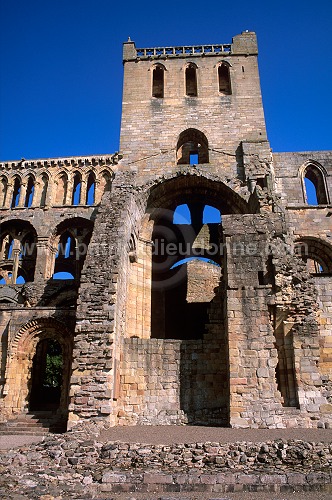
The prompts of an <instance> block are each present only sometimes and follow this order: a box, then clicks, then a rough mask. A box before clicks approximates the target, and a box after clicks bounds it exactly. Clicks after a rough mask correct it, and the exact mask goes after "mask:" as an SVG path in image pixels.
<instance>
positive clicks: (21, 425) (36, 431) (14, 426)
mask: <svg viewBox="0 0 332 500" xmlns="http://www.w3.org/2000/svg"><path fill="white" fill-rule="evenodd" d="M65 431H66V420H65V419H64V418H61V417H59V415H56V414H55V413H54V412H53V411H33V412H29V413H25V414H22V415H18V416H17V417H16V418H14V419H12V420H8V421H7V422H5V423H2V424H0V436H1V435H9V434H15V435H30V436H44V435H45V434H48V433H50V432H51V433H54V434H61V433H62V432H65Z"/></svg>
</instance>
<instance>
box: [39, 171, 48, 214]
mask: <svg viewBox="0 0 332 500" xmlns="http://www.w3.org/2000/svg"><path fill="white" fill-rule="evenodd" d="M47 189H48V177H47V175H46V174H43V175H42V178H41V197H40V206H41V207H45V205H46V196H47Z"/></svg>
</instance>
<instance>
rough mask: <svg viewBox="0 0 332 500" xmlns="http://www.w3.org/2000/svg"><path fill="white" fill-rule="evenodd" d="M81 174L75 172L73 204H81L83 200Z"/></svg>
mask: <svg viewBox="0 0 332 500" xmlns="http://www.w3.org/2000/svg"><path fill="white" fill-rule="evenodd" d="M81 187H82V182H81V176H80V174H75V177H74V186H73V197H72V205H79V204H80V201H81Z"/></svg>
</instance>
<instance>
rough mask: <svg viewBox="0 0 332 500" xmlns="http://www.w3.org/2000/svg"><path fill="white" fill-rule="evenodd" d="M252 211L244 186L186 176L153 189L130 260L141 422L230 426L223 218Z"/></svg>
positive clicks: (131, 346) (131, 329) (131, 345)
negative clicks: (238, 189) (151, 401)
mask: <svg viewBox="0 0 332 500" xmlns="http://www.w3.org/2000/svg"><path fill="white" fill-rule="evenodd" d="M181 207H182V208H181ZM207 209H208V210H207ZM181 210H182V219H181V217H180V216H181ZM209 211H210V214H212V215H213V218H212V215H211V219H209V217H208V215H207V212H209ZM247 211H248V207H247V203H246V202H245V201H244V200H243V199H242V198H241V197H240V196H239V195H238V194H237V193H236V192H234V191H233V190H231V189H230V188H229V187H228V186H226V185H225V184H223V183H221V182H215V181H212V180H210V179H208V178H205V177H203V176H195V175H192V176H188V175H186V176H185V175H183V176H178V177H176V178H173V179H170V180H167V181H164V182H162V183H160V184H159V185H157V186H156V187H154V188H153V189H151V191H150V194H149V196H148V200H147V209H146V213H145V215H144V216H143V220H142V224H141V228H140V231H139V234H138V237H137V238H136V239H135V243H136V247H135V252H134V253H135V259H133V261H132V262H130V264H129V266H130V267H129V269H130V271H129V276H130V277H129V290H128V300H127V304H128V306H127V323H126V335H127V337H131V339H129V340H128V341H127V342H126V344H125V345H126V349H128V352H127V354H126V356H124V357H125V358H126V360H127V365H126V368H125V370H124V371H123V372H122V376H123V381H125V380H127V379H126V376H127V372H128V374H129V372H130V370H131V369H132V368H131V365H130V363H128V359H132V360H133V361H135V360H136V359H139V363H140V366H141V364H142V366H144V367H145V369H144V370H145V371H144V370H141V372H142V375H137V377H138V378H137V379H135V383H136V384H137V385H140V386H142V387H145V391H144V395H142V396H141V397H140V398H141V399H142V404H141V405H140V408H142V410H140V411H141V413H142V415H138V416H136V417H135V418H136V422H144V421H149V422H155V423H165V422H167V423H173V422H174V423H188V424H195V425H218V426H228V425H229V419H230V396H229V394H230V388H229V343H228V334H227V328H226V318H225V314H226V296H225V287H224V286H223V283H224V279H223V275H224V272H225V259H224V252H223V250H224V248H223V228H222V216H223V215H224V214H227V215H229V214H240V213H245V212H247ZM136 337H138V338H141V339H142V340H141V341H140V340H139V339H137V338H136ZM144 339H145V340H144ZM135 362H136V361H135ZM135 373H140V372H138V371H137V369H136V372H135ZM155 386H156V387H158V391H159V392H158V398H157V399H156V402H155V406H154V408H153V409H152V408H151V409H150V408H149V404H148V399H149V397H150V396H151V397H153V396H154V395H155V392H156V389H155ZM160 391H161V392H162V393H161V392H160ZM150 393H151V394H150ZM134 396H135V398H136V401H137V397H138V395H137V391H136V389H134V388H133V390H131V389H129V390H127V391H126V394H125V398H124V401H123V403H124V407H130V405H131V401H132V397H134ZM136 408H137V405H136ZM156 415H158V416H156ZM165 415H166V416H165Z"/></svg>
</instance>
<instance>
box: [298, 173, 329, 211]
mask: <svg viewBox="0 0 332 500" xmlns="http://www.w3.org/2000/svg"><path fill="white" fill-rule="evenodd" d="M304 188H305V194H306V202H307V203H308V204H309V205H326V204H327V203H328V201H327V195H326V190H325V184H324V177H323V174H322V172H321V171H320V170H319V169H318V168H317V167H315V166H314V165H309V166H308V167H307V168H306V170H305V174H304Z"/></svg>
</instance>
